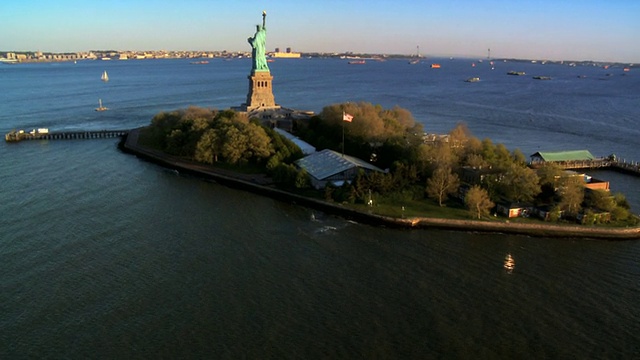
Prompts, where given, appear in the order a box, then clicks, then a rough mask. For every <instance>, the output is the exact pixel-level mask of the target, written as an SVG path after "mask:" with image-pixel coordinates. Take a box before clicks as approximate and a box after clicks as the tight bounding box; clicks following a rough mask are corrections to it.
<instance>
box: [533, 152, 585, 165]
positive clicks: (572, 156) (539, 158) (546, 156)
mask: <svg viewBox="0 0 640 360" xmlns="http://www.w3.org/2000/svg"><path fill="white" fill-rule="evenodd" d="M593 159H595V156H593V155H592V154H591V153H590V152H589V150H571V151H555V152H551V151H549V152H547V151H545V152H537V153H535V154H533V155H531V162H546V161H549V162H552V161H585V160H593Z"/></svg>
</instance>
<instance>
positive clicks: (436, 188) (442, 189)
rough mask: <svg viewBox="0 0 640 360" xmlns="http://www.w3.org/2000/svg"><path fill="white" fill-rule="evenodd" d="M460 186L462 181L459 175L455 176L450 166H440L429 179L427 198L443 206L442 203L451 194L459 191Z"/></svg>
mask: <svg viewBox="0 0 640 360" xmlns="http://www.w3.org/2000/svg"><path fill="white" fill-rule="evenodd" d="M459 185H460V180H459V179H458V175H456V174H453V173H452V172H451V168H450V167H449V166H440V167H438V168H436V170H435V171H434V172H433V175H432V176H431V177H430V178H429V179H427V187H426V192H427V196H429V197H430V198H432V199H434V200H437V201H438V205H440V206H443V205H442V202H443V201H445V200H446V199H447V198H448V197H449V195H450V194H452V193H454V192H455V191H456V190H458V186H459Z"/></svg>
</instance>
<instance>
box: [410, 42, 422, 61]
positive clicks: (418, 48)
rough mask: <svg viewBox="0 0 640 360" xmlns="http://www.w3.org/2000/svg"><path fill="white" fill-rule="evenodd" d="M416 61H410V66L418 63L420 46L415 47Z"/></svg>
mask: <svg viewBox="0 0 640 360" xmlns="http://www.w3.org/2000/svg"><path fill="white" fill-rule="evenodd" d="M417 50H418V51H417V59H412V60H411V61H409V64H410V65H415V64H417V63H419V62H420V45H418V46H417Z"/></svg>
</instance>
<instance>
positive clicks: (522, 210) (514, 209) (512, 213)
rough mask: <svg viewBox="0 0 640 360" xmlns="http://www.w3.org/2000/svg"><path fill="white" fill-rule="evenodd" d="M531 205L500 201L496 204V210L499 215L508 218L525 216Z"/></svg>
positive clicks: (527, 214)
mask: <svg viewBox="0 0 640 360" xmlns="http://www.w3.org/2000/svg"><path fill="white" fill-rule="evenodd" d="M530 208H531V205H525V204H520V203H511V202H500V203H498V204H497V205H496V211H497V212H498V214H500V215H504V216H506V217H508V218H514V217H527V216H529V213H530Z"/></svg>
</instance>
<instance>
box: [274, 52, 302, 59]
mask: <svg viewBox="0 0 640 360" xmlns="http://www.w3.org/2000/svg"><path fill="white" fill-rule="evenodd" d="M300 55H301V54H300V53H297V52H279V51H278V52H273V53H271V57H273V58H285V59H299V58H300Z"/></svg>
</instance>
